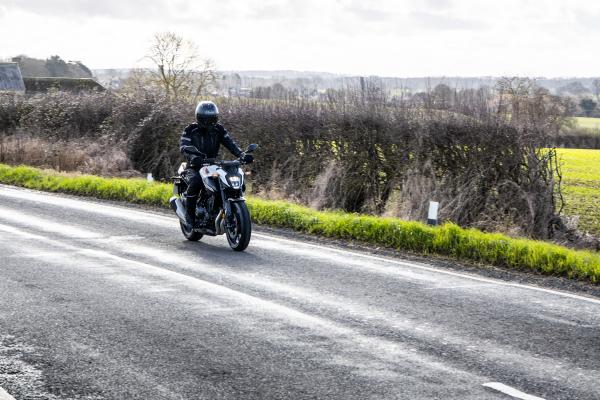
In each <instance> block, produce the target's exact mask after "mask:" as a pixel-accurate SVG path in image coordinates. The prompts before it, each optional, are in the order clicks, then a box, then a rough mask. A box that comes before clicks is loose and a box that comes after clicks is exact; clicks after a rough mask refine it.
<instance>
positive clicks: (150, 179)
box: [146, 172, 154, 182]
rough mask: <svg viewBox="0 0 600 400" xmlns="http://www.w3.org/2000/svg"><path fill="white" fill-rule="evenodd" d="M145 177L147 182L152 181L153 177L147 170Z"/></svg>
mask: <svg viewBox="0 0 600 400" xmlns="http://www.w3.org/2000/svg"><path fill="white" fill-rule="evenodd" d="M146 179H147V180H148V182H154V177H153V176H152V172H148V175H146Z"/></svg>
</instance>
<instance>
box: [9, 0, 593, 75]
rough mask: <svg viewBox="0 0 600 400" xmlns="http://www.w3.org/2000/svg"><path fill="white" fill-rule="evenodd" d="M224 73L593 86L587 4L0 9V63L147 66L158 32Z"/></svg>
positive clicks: (271, 2)
mask: <svg viewBox="0 0 600 400" xmlns="http://www.w3.org/2000/svg"><path fill="white" fill-rule="evenodd" d="M164 31H172V32H175V33H177V34H179V35H181V36H183V37H185V38H188V39H191V40H192V41H194V42H195V43H196V44H197V45H198V47H199V49H200V53H201V56H203V57H206V58H211V59H213V60H214V61H215V62H216V65H217V66H218V68H219V69H220V70H298V71H326V72H333V73H339V74H348V75H380V76H396V77H423V76H446V77H450V76H506V75H519V76H536V77H541V76H545V77H573V76H578V77H589V76H600V51H599V50H598V49H599V48H600V1H594V0H585V1H584V0H501V1H490V0H378V1H368V0H363V1H357V0H193V1H189V0H143V1H141V0H80V1H72V0H0V58H5V59H6V58H9V57H12V56H14V55H18V54H26V55H28V56H31V57H36V58H47V57H49V56H51V55H55V54H58V55H60V56H61V57H62V58H63V59H65V60H80V61H82V62H83V63H84V64H86V65H87V66H89V67H90V68H94V69H98V68H130V67H146V66H149V63H148V61H147V60H145V59H144V56H145V54H147V49H148V47H149V46H150V43H151V41H152V37H153V35H154V33H156V32H164Z"/></svg>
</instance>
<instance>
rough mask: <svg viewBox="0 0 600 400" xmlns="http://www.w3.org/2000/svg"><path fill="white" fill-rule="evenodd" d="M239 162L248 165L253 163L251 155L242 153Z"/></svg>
mask: <svg viewBox="0 0 600 400" xmlns="http://www.w3.org/2000/svg"><path fill="white" fill-rule="evenodd" d="M240 160H242V161H243V162H245V163H246V164H250V163H251V162H253V161H254V156H253V155H252V154H246V153H242V155H241V156H240Z"/></svg>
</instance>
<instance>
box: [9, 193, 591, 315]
mask: <svg viewBox="0 0 600 400" xmlns="http://www.w3.org/2000/svg"><path fill="white" fill-rule="evenodd" d="M23 192H28V193H30V194H31V195H32V196H30V197H29V199H31V198H32V197H35V200H36V202H39V203H45V204H51V205H54V206H58V207H63V208H73V209H77V210H81V211H85V212H92V213H96V214H102V215H108V216H112V217H115V218H121V219H128V220H133V221H136V222H137V223H139V224H141V225H143V224H144V223H152V224H154V225H158V226H168V227H171V228H172V227H176V226H177V225H174V223H175V222H176V217H175V216H173V217H167V216H164V215H159V214H155V213H151V212H143V211H138V210H135V209H132V208H129V207H125V206H115V205H105V204H99V203H94V202H91V201H89V200H78V199H77V200H75V199H72V198H68V197H60V196H59V195H57V194H52V195H50V194H42V193H39V192H36V191H31V190H28V189H22V188H13V187H9V186H6V185H0V196H6V197H12V198H21V199H22V198H23ZM253 236H254V237H262V238H264V239H269V240H276V241H279V242H283V243H290V244H292V245H293V246H295V247H296V248H298V246H306V247H309V248H316V249H320V250H324V251H326V252H329V253H332V252H333V253H337V254H341V255H345V256H350V257H360V258H363V259H367V260H373V261H378V262H383V263H388V264H395V265H401V266H404V267H409V268H415V269H420V270H424V271H429V272H434V273H437V274H444V275H449V276H455V277H459V278H464V279H470V280H474V281H478V282H485V283H491V284H495V285H500V286H509V287H515V288H520V289H526V290H533V291H538V292H543V293H548V294H553V295H556V296H561V297H567V298H571V299H575V300H581V301H585V302H589V303H593V304H600V299H595V298H591V297H586V296H581V295H577V294H573V293H567V292H561V291H558V290H552V289H546V288H542V287H537V286H531V285H525V284H521V283H513V282H505V281H499V280H495V279H490V278H484V277H480V276H475V275H470V274H465V273H460V272H454V271H448V270H445V269H440V268H437V267H434V266H429V265H427V264H416V263H413V262H408V261H400V260H394V259H390V258H384V257H379V256H374V255H370V254H364V253H358V252H354V251H350V250H343V249H337V248H334V247H329V246H323V245H318V244H313V243H307V242H303V241H299V240H290V239H283V238H280V237H277V236H273V235H269V234H264V233H253ZM457 262H460V261H457Z"/></svg>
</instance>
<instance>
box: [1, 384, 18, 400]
mask: <svg viewBox="0 0 600 400" xmlns="http://www.w3.org/2000/svg"><path fill="white" fill-rule="evenodd" d="M0 400H15V398H14V397H12V396H11V395H10V394H8V393H7V392H6V390H4V389H2V388H1V387H0Z"/></svg>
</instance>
